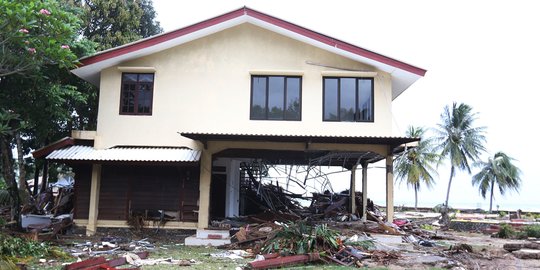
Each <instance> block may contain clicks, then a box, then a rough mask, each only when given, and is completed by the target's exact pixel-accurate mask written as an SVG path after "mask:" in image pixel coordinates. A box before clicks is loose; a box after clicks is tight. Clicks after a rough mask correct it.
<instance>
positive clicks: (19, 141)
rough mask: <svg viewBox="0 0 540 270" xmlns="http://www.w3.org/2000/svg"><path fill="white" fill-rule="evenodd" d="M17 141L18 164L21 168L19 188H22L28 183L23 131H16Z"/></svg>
mask: <svg viewBox="0 0 540 270" xmlns="http://www.w3.org/2000/svg"><path fill="white" fill-rule="evenodd" d="M15 142H16V143H17V163H18V164H17V165H18V168H19V188H22V187H24V186H25V184H26V170H25V168H24V153H23V145H22V138H21V132H20V131H16V132H15Z"/></svg>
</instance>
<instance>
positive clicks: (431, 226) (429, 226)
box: [420, 224, 434, 231]
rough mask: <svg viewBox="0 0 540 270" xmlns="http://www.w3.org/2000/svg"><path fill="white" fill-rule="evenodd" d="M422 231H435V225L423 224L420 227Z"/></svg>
mask: <svg viewBox="0 0 540 270" xmlns="http://www.w3.org/2000/svg"><path fill="white" fill-rule="evenodd" d="M420 229H422V230H426V231H433V229H434V228H433V225H431V224H422V225H420Z"/></svg>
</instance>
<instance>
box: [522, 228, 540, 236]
mask: <svg viewBox="0 0 540 270" xmlns="http://www.w3.org/2000/svg"><path fill="white" fill-rule="evenodd" d="M523 232H524V233H525V235H526V236H527V237H535V238H540V225H529V226H526V227H525V229H524V230H523Z"/></svg>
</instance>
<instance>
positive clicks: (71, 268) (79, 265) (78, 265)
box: [64, 257, 107, 270]
mask: <svg viewBox="0 0 540 270" xmlns="http://www.w3.org/2000/svg"><path fill="white" fill-rule="evenodd" d="M106 261H107V260H106V259H105V257H97V258H90V259H87V260H84V261H80V262H74V263H72V264H69V265H66V266H65V267H64V270H79V269H85V268H87V267H90V266H94V265H100V264H103V263H105V262H106Z"/></svg>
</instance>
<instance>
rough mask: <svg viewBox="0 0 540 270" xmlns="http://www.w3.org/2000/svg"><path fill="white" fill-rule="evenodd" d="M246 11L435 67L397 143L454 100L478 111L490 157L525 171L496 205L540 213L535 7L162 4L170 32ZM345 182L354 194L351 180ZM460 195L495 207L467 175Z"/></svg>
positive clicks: (407, 105) (402, 193) (421, 84)
mask: <svg viewBox="0 0 540 270" xmlns="http://www.w3.org/2000/svg"><path fill="white" fill-rule="evenodd" d="M244 5H246V6H248V7H251V8H253V9H256V10H259V11H262V12H265V13H268V14H270V15H273V16H276V17H278V18H281V19H284V20H287V21H290V22H293V23H296V24H299V25H301V26H304V27H307V28H310V29H312V30H315V31H318V32H321V33H324V34H328V35H330V36H333V37H336V38H339V39H342V40H344V41H347V42H351V43H353V44H356V45H358V46H361V47H364V48H367V49H371V50H373V51H376V52H378V53H381V54H384V55H387V56H390V57H393V58H396V59H399V60H402V61H404V62H407V63H410V64H413V65H416V66H419V67H422V68H424V69H427V70H428V73H427V74H426V76H425V77H424V78H422V79H420V80H419V81H418V82H416V83H415V84H414V85H413V86H412V87H410V88H409V89H408V90H407V91H406V92H405V93H403V94H402V95H401V96H399V97H398V98H397V99H396V100H395V101H394V103H393V114H394V131H395V133H396V135H403V134H404V132H405V130H406V128H407V126H408V125H411V124H413V125H416V126H424V127H434V126H435V125H436V123H438V121H439V117H440V113H441V112H442V110H443V107H444V106H445V105H448V104H451V103H452V102H454V101H456V102H463V103H467V104H469V105H471V106H472V107H473V108H474V110H475V111H476V112H478V125H479V126H485V127H487V141H488V142H487V149H488V154H490V155H493V154H494V153H495V152H497V151H504V152H506V153H507V154H508V155H510V156H512V157H514V158H515V159H517V161H516V164H517V165H518V166H519V167H520V168H521V170H522V172H523V173H522V180H523V185H522V189H521V192H520V193H519V194H516V193H509V194H507V195H506V196H505V197H501V196H500V195H499V194H496V197H495V198H496V201H495V202H494V205H500V206H501V208H503V209H504V208H506V209H508V210H515V208H516V207H518V206H517V205H523V208H535V209H536V210H540V203H538V202H539V200H538V199H537V198H538V192H539V191H540V173H539V172H538V170H537V169H536V165H535V163H534V155H535V154H536V153H535V152H536V149H537V148H538V146H537V145H536V143H537V141H538V140H537V137H538V135H537V130H538V128H537V125H536V123H537V122H538V120H537V119H536V117H537V116H539V115H540V113H538V112H536V110H535V108H536V106H537V105H536V98H537V97H538V96H539V95H538V93H537V92H538V88H539V86H538V84H536V83H537V78H538V77H539V76H538V67H537V63H540V50H539V49H538V48H540V39H539V38H538V26H539V25H540V16H538V14H537V13H538V12H537V11H538V8H537V5H536V4H535V1H462V0H457V1H456V0H454V1H388V0H378V1H280V0H274V1H237V0H229V1H171V0H154V6H155V8H156V11H157V13H158V20H159V21H160V22H161V24H162V26H163V28H164V29H165V31H170V30H174V29H176V28H180V27H183V26H187V25H190V24H193V23H196V22H199V21H202V20H205V19H208V18H210V17H213V16H216V15H220V14H223V13H226V12H228V11H231V10H234V9H237V8H240V7H242V6H244ZM488 154H486V155H485V156H484V159H486V158H487V155H488ZM376 166H377V165H376ZM380 171H381V169H377V168H374V169H370V170H369V179H370V180H369V183H368V184H369V188H368V191H369V196H370V197H371V198H372V199H374V200H375V201H376V202H379V203H381V202H384V184H383V180H384V178H383V177H384V173H383V172H380ZM438 171H439V177H437V184H436V186H435V187H434V188H433V189H431V190H427V189H424V190H423V191H422V192H421V193H420V194H419V198H420V205H426V206H433V205H434V204H436V203H440V202H443V201H444V197H445V194H446V185H447V182H448V177H449V169H448V168H447V167H446V166H441V167H439V169H438ZM473 173H474V172H473ZM338 177H339V176H338ZM336 183H337V185H338V186H339V185H343V183H345V185H344V186H346V183H348V176H347V175H343V176H341V177H340V179H337V180H336ZM451 192H452V193H451V195H450V205H451V206H452V205H456V206H459V205H461V204H465V203H466V204H467V205H469V206H471V207H476V206H482V207H484V208H486V207H487V206H488V204H489V201H488V200H483V199H482V198H481V197H480V195H479V193H478V191H477V189H476V188H475V187H472V185H471V176H470V175H468V174H466V173H458V175H457V176H456V178H455V180H454V182H453V185H452V191H451ZM395 198H396V204H402V203H407V204H409V203H411V202H412V201H413V200H414V193H413V192H412V190H407V189H406V187H405V186H398V187H396V190H395ZM525 206H526V207H525Z"/></svg>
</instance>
